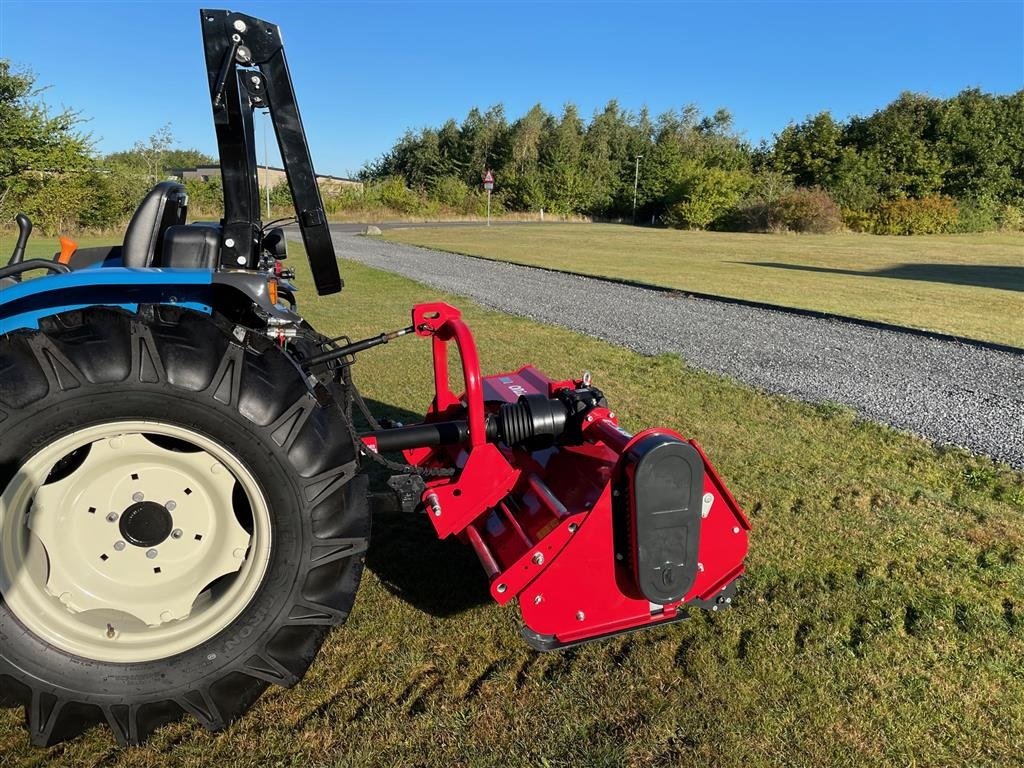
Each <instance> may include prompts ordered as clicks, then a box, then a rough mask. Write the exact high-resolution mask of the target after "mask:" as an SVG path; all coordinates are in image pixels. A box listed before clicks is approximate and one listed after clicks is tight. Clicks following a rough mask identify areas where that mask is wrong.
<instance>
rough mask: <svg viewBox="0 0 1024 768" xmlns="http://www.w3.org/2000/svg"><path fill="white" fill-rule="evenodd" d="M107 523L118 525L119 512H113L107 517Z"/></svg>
mask: <svg viewBox="0 0 1024 768" xmlns="http://www.w3.org/2000/svg"><path fill="white" fill-rule="evenodd" d="M107 522H108V523H116V522H117V512H111V513H110V514H109V515H107Z"/></svg>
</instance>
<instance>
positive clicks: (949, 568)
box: [0, 258, 1024, 768]
mask: <svg viewBox="0 0 1024 768" xmlns="http://www.w3.org/2000/svg"><path fill="white" fill-rule="evenodd" d="M292 263H293V264H295V265H296V266H300V267H301V265H300V263H299V259H298V258H296V259H294V260H293V262H292ZM343 269H344V272H345V277H346V280H347V283H348V285H347V288H346V291H345V292H344V293H343V294H342V295H340V296H338V297H329V298H317V297H315V296H312V295H303V296H302V297H301V298H302V301H303V305H304V310H305V313H306V315H307V316H308V318H309V319H310V320H311V321H312V322H313V324H314V325H316V326H317V327H319V328H320V329H321V330H323V331H324V332H327V333H342V332H345V333H349V334H352V335H353V336H361V335H369V334H373V333H377V332H379V331H380V330H381V329H384V328H396V327H399V326H401V325H403V324H404V322H405V321H406V318H407V311H408V307H409V306H410V305H411V304H412V303H414V302H416V301H420V300H426V299H430V298H436V297H437V294H436V293H435V292H434V291H432V290H431V289H428V288H424V287H422V286H419V285H416V284H414V283H411V282H409V281H407V280H405V279H403V278H400V277H397V276H394V275H390V274H386V273H383V272H379V271H374V270H371V269H368V268H365V267H362V266H359V265H356V264H343ZM300 280H301V284H302V285H304V286H306V287H307V289H308V286H309V285H310V283H311V281H310V279H309V277H308V272H307V271H306V270H305V268H304V267H302V268H301V270H300ZM308 292H309V293H311V291H308ZM458 303H459V304H460V305H461V306H462V307H463V308H464V309H465V310H466V315H467V318H468V320H469V322H470V323H471V324H472V327H473V328H474V329H475V331H476V333H477V338H478V340H479V342H480V345H481V351H482V362H483V365H484V367H485V369H486V370H487V371H498V370H506V369H509V368H512V367H513V366H517V365H519V364H521V363H523V362H527V361H530V362H534V363H536V364H538V365H539V366H540V367H542V368H543V369H547V370H548V371H549V372H550V373H552V374H554V375H556V376H559V377H561V376H568V375H570V374H575V373H578V372H579V371H581V370H583V369H584V368H586V369H589V370H592V371H593V373H594V377H595V382H596V383H597V384H598V385H599V386H600V387H602V388H603V389H604V390H605V391H606V392H607V394H608V396H609V398H610V400H611V402H612V403H613V404H614V407H615V410H616V411H617V412H618V413H619V414H620V415H621V417H622V419H623V421H624V423H625V426H626V427H627V428H632V429H638V428H639V427H641V426H643V425H647V424H651V423H659V424H664V425H666V426H670V427H674V428H677V429H679V430H681V431H683V432H684V433H686V434H689V435H692V436H694V437H696V438H698V439H699V440H700V441H701V442H702V443H703V445H704V446H705V448H706V449H707V450H708V452H709V454H710V455H711V457H712V459H713V460H714V461H715V463H716V465H717V467H718V469H719V470H720V471H721V473H722V474H723V475H724V477H725V479H726V481H727V482H728V483H729V484H730V486H731V488H732V489H733V491H734V493H735V494H736V496H737V498H738V500H739V501H740V503H741V505H743V506H744V508H745V509H746V510H747V511H748V513H749V514H750V516H751V518H752V522H753V524H754V530H753V532H752V534H751V554H750V558H749V560H748V578H746V579H745V580H744V581H743V582H741V586H740V594H739V597H738V600H737V601H736V608H735V609H734V610H732V611H728V612H726V613H723V614H715V615H704V614H697V615H695V616H694V617H693V618H692V620H690V621H686V622H683V623H681V624H677V625H674V626H672V627H668V628H662V629H658V630H653V631H649V632H645V633H641V634H636V635H631V636H628V637H625V638H619V639H613V640H610V641H607V642H603V643H599V644H594V645H590V646H586V647H583V648H580V649H577V650H573V651H569V652H566V653H560V654H559V653H556V654H546V655H538V654H535V653H533V652H532V651H530V650H529V649H528V648H527V647H526V646H525V645H524V644H523V643H522V642H521V641H520V640H519V638H518V635H517V631H516V621H517V618H516V614H515V611H514V610H513V609H507V610H506V609H500V608H498V607H496V606H494V605H492V604H491V603H490V601H489V599H488V596H487V592H486V585H485V583H484V579H483V576H482V571H481V570H480V568H479V566H478V565H477V563H476V562H475V560H474V559H473V556H472V554H471V553H469V552H467V551H465V550H463V549H462V548H461V547H460V546H458V545H455V544H451V543H439V542H436V541H435V540H434V537H433V534H432V529H431V528H430V526H429V523H427V522H426V521H423V520H414V521H409V520H407V519H398V518H396V517H379V518H377V519H375V521H374V529H375V530H374V535H375V538H374V540H373V542H372V545H371V550H370V552H369V555H368V570H367V572H366V575H365V577H364V579H363V585H362V588H361V591H360V595H359V599H358V600H357V602H356V607H355V610H354V611H353V613H352V615H351V617H350V619H349V622H348V624H347V625H346V626H345V627H344V628H343V629H341V630H338V631H336V632H334V633H333V634H332V635H331V637H330V638H329V640H328V643H327V644H326V646H325V648H324V651H323V652H322V653H321V655H320V657H319V658H318V660H317V661H316V662H315V663H314V665H313V667H312V669H311V670H310V673H309V675H308V676H307V678H306V679H305V680H304V681H303V682H302V683H301V684H300V685H299V686H297V687H296V688H294V689H292V690H290V691H283V690H272V691H270V692H268V695H266V696H264V697H263V698H262V699H261V700H260V701H259V702H258V704H257V705H256V707H255V709H254V710H253V711H252V712H251V713H250V714H249V716H248V717H246V718H245V719H243V720H241V721H240V722H238V723H236V724H234V725H233V726H231V727H230V728H229V729H228V730H227V731H226V732H225V733H222V734H217V735H210V734H208V733H206V732H204V731H202V730H201V729H199V728H198V726H195V725H194V724H193V723H180V724H175V725H170V726H167V727H165V728H164V729H162V730H161V731H159V732H158V733H157V735H156V737H155V738H154V739H153V740H152V742H151V743H149V744H147V745H146V746H145V747H140V748H134V749H119V748H117V747H116V746H115V745H114V743H113V741H112V739H111V738H110V736H109V734H108V732H107V731H106V730H96V731H92V732H90V733H89V734H87V735H86V736H84V737H82V738H80V739H78V740H76V741H74V742H71V743H70V744H67V745H63V746H60V747H56V748H53V749H50V750H35V749H31V748H29V747H28V746H27V745H26V738H25V734H24V732H23V730H22V725H21V722H22V715H21V713H20V711H15V710H0V755H3V758H4V759H3V764H4V766H5V768H10V767H11V766H42V765H52V766H71V765H74V766H77V765H97V766H98V765H102V766H140V767H141V766H164V765H186V766H204V765H228V766H231V768H245V767H248V766H253V767H256V766H259V767H260V768H265V767H267V766H278V765H286V766H349V765H364V764H365V765H375V766H415V765H430V766H463V765H465V766H525V765H538V766H619V765H627V766H674V765H702V766H743V768H762V767H765V766H777V765H787V766H833V765H836V766H862V765H915V766H940V765H941V766H950V765H965V764H969V765H976V766H982V765H991V766H1005V765H1009V764H1013V763H1018V762H1019V760H1020V750H1021V746H1022V744H1024V703H1022V702H1024V672H1022V669H1024V662H1022V659H1024V586H1022V585H1024V525H1022V522H1021V519H1022V515H1024V477H1022V476H1021V475H1020V474H1018V473H1014V472H1011V471H1010V470H1008V469H1006V468H1005V467H1001V466H998V465H995V464H993V463H992V462H991V461H989V460H986V459H981V458H975V457H970V456H968V455H966V454H964V453H963V452H961V451H958V450H937V449H935V448H933V447H931V446H929V445H927V444H925V443H924V442H922V441H920V440H917V439H915V438H913V437H909V436H905V435H901V434H897V433H895V432H893V431H891V430H889V429H887V428H884V427H880V426H877V425H874V424H870V423H865V422H863V421H860V420H858V419H857V418H855V417H854V416H853V415H852V414H851V413H850V412H849V411H847V410H846V409H843V408H841V407H837V406H819V407H812V406H808V405H803V404H799V403H794V402H790V401H787V400H784V399H781V398H776V397H769V396H766V395H764V394H760V393H758V392H755V391H752V390H750V389H748V388H746V387H742V386H739V385H737V384H734V383H731V382H729V381H726V380H724V379H722V378H718V377H715V376H711V375H708V374H704V373H700V372H698V371H694V370H692V369H690V368H688V367H687V366H685V365H684V364H683V363H681V362H680V360H679V359H677V358H673V357H669V356H662V357H656V358H645V357H642V356H640V355H637V354H634V353H632V352H630V351H628V350H625V349H623V348H619V347H614V346H611V345H609V344H606V343H603V342H599V341H596V340H593V339H589V338H586V337H583V336H580V335H577V334H574V333H571V332H568V331H565V330H561V329H556V328H550V327H545V326H541V325H538V324H535V323H532V322H529V321H527V320H523V319H519V318H514V317H509V316H506V315H501V314H498V313H494V312H490V311H486V310H483V309H480V308H478V307H475V306H474V305H473V304H472V303H471V302H469V301H459V302H458ZM428 365H429V345H428V344H426V343H424V342H423V341H422V340H415V339H404V340H401V341H398V342H395V343H392V344H389V345H387V346H385V347H382V348H380V349H379V350H376V351H373V352H369V353H366V354H364V355H363V356H361V358H360V360H359V362H358V364H357V366H356V379H357V381H358V382H359V384H360V385H361V387H362V389H363V391H364V393H365V394H366V395H367V396H368V397H369V398H371V399H373V400H376V401H379V402H386V403H389V404H392V405H393V406H394V407H395V408H396V409H399V410H400V411H421V410H422V408H423V407H424V406H425V405H426V403H427V401H428V389H429V386H430V382H429V373H428Z"/></svg>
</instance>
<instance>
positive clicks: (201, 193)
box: [185, 176, 224, 218]
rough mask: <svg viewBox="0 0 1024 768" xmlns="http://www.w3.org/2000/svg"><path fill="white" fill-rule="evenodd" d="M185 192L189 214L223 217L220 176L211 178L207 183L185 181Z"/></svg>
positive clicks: (198, 180) (222, 193) (196, 180)
mask: <svg viewBox="0 0 1024 768" xmlns="http://www.w3.org/2000/svg"><path fill="white" fill-rule="evenodd" d="M185 191H186V192H188V207H189V214H190V215H191V216H195V215H196V214H201V215H202V214H205V215H216V216H217V217H218V218H219V217H220V216H221V215H223V213H222V212H223V210H224V187H223V186H222V185H221V182H220V176H213V177H211V178H210V180H209V181H203V180H202V179H185Z"/></svg>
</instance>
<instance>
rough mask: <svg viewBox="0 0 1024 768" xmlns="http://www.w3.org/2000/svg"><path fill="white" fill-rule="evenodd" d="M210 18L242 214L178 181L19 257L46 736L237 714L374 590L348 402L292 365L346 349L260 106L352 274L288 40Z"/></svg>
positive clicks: (18, 675)
mask: <svg viewBox="0 0 1024 768" xmlns="http://www.w3.org/2000/svg"><path fill="white" fill-rule="evenodd" d="M201 24H202V30H203V41H204V46H205V53H206V62H207V66H208V72H209V84H210V94H211V101H212V105H213V115H214V121H215V123H216V130H217V141H218V145H219V152H220V160H221V166H222V169H223V185H224V203H225V210H224V218H223V220H222V221H221V222H220V223H218V224H213V225H208V224H190V223H186V221H187V205H188V198H187V196H186V194H185V188H184V187H183V186H182V185H181V184H179V183H177V182H174V181H165V182H161V183H159V184H157V185H156V186H155V187H154V188H153V190H152V191H151V192H149V194H148V195H146V197H145V199H144V200H143V201H142V203H141V204H140V205H139V207H138V210H137V211H136V213H135V215H134V216H133V218H132V220H131V222H130V224H129V226H128V228H127V231H126V233H125V236H124V241H123V243H122V244H121V245H118V246H112V247H109V248H106V247H104V248H84V249H79V250H77V251H75V252H74V253H71V254H65V258H61V259H55V260H53V261H50V260H44V259H29V260H26V259H25V258H24V254H25V245H26V241H27V240H28V238H29V236H30V233H31V223H30V222H29V221H28V219H27V218H25V217H24V216H19V217H18V224H19V227H20V230H21V231H20V235H19V238H18V243H17V246H16V247H15V250H14V254H13V256H12V258H11V260H10V263H9V264H8V265H7V266H6V267H3V268H0V490H2V492H3V494H2V497H0V595H2V601H0V700H4V701H7V702H13V703H17V704H22V705H24V706H25V711H26V714H27V724H28V728H29V731H30V735H31V738H32V740H33V742H35V743H37V744H52V743H54V742H57V741H60V740H62V739H65V738H68V737H71V736H74V735H75V734H77V733H79V732H80V731H82V730H83V729H85V728H87V727H90V726H91V725H93V724H95V723H97V722H103V721H105V722H107V723H108V724H109V725H110V727H111V728H112V729H113V731H114V734H115V736H116V737H117V739H118V740H119V741H120V742H122V743H137V742H139V741H142V740H143V739H145V738H146V737H147V736H148V735H149V734H150V733H151V732H152V731H153V730H154V729H155V728H156V727H158V726H159V725H161V724H162V723H166V722H168V721H169V720H172V719H176V718H178V717H180V716H181V715H182V713H190V714H192V715H194V716H195V717H196V718H198V720H199V721H200V722H201V723H202V724H203V725H205V726H207V727H209V728H211V729H219V728H222V727H224V725H225V724H226V723H227V722H229V721H230V720H231V719H232V718H234V717H236V716H238V715H239V714H241V713H242V712H244V711H245V710H246V709H247V708H248V707H250V706H251V705H252V703H253V702H254V701H255V700H256V698H257V697H258V696H259V695H260V693H261V692H262V691H263V689H264V688H265V687H266V686H267V685H268V684H281V685H288V684H291V683H294V682H295V681H297V680H298V679H299V678H300V677H301V675H302V674H303V672H304V671H305V669H306V667H307V666H308V665H309V663H310V662H311V661H312V659H313V657H314V656H315V655H316V652H317V650H318V648H319V647H320V644H321V643H322V642H323V640H324V637H325V636H326V634H327V632H328V630H329V629H330V628H331V627H332V626H334V625H337V624H340V623H342V622H343V621H344V619H345V617H346V615H347V614H348V612H349V610H350V608H351V606H352V602H353V599H354V596H355V592H356V588H357V586H358V584H359V578H360V573H361V570H362V555H363V552H364V551H365V549H366V543H367V537H368V534H369V509H368V502H367V498H368V497H367V488H366V485H367V481H366V478H365V477H364V476H363V475H360V474H359V473H358V462H357V450H356V447H355V445H356V443H355V438H354V436H353V432H352V429H351V419H350V418H348V415H347V408H348V407H349V405H350V398H349V392H348V389H347V387H346V384H345V382H344V381H343V379H342V377H341V376H340V375H335V374H332V375H321V376H320V377H319V378H317V377H315V376H314V375H313V374H312V373H311V372H310V370H309V369H308V368H304V367H302V366H301V365H300V364H299V363H298V361H299V360H303V359H309V358H312V357H313V356H315V355H324V352H325V350H333V349H336V348H337V345H336V344H333V343H331V342H330V341H329V340H328V339H325V338H324V337H323V336H320V335H319V334H317V333H316V332H315V331H314V330H313V329H312V328H310V327H309V326H308V325H307V324H306V323H305V322H303V320H302V318H301V317H300V316H299V315H297V314H296V313H295V311H294V309H295V308H294V300H293V296H292V290H293V289H292V286H291V283H290V282H289V279H290V277H291V276H290V274H289V272H288V271H287V270H284V269H282V267H281V261H282V260H283V259H284V257H285V256H286V242H285V236H284V231H283V229H281V228H280V227H277V226H274V225H263V224H262V223H261V221H260V198H259V188H258V185H257V164H256V157H255V146H256V142H255V141H254V138H253V111H254V110H255V109H261V108H265V109H268V110H269V111H270V114H271V116H272V120H273V125H274V129H275V132H276V134H277V139H278V142H279V144H280V148H281V155H282V159H283V162H284V166H285V168H286V170H287V174H288V180H289V183H290V186H291V189H292V192H293V196H294V202H295V210H296V211H297V224H298V229H299V231H300V232H301V235H302V238H303V240H304V242H305V246H306V251H307V253H308V254H309V258H310V262H311V265H312V268H313V274H314V278H315V281H316V287H317V289H318V291H319V292H320V293H322V294H328V293H334V292H336V291H338V290H340V289H341V286H342V283H341V280H340V278H339V274H338V267H337V262H336V259H335V256H334V251H333V246H332V243H331V239H330V232H329V229H328V226H327V220H326V217H325V214H324V210H323V204H322V202H321V198H320V193H319V190H318V188H317V185H316V183H315V176H314V172H313V166H312V163H311V161H310V157H309V151H308V148H307V145H306V140H305V136H304V134H303V129H302V123H301V121H300V118H299V113H298V109H297V106H296V102H295V95H294V91H293V88H292V83H291V79H290V76H289V72H288V67H287V63H286V60H285V56H284V51H283V49H282V45H281V36H280V33H279V31H278V28H277V27H276V26H274V25H272V24H268V23H266V22H263V21H261V20H259V19H255V18H252V17H250V16H245V15H242V14H237V13H230V12H228V11H222V10H203V11H201ZM40 269H42V270H46V271H47V274H46V275H45V276H43V277H37V278H35V279H24V280H23V279H22V278H23V277H24V276H26V273H28V272H29V271H32V270H40ZM338 359H340V358H338ZM328 363H329V361H327V362H325V364H324V365H323V366H322V370H324V371H328V367H327V364H328ZM333 370H336V368H335V369H331V371H333ZM328 373H330V371H328ZM252 639H256V640H257V642H255V643H254V642H252Z"/></svg>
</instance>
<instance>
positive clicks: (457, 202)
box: [430, 176, 469, 210]
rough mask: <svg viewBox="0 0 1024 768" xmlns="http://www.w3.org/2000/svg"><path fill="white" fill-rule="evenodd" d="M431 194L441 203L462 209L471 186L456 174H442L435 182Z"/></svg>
mask: <svg viewBox="0 0 1024 768" xmlns="http://www.w3.org/2000/svg"><path fill="white" fill-rule="evenodd" d="M430 196H431V198H433V199H434V200H436V201H437V202H438V203H440V204H441V205H444V206H447V207H449V208H456V209H459V210H461V209H462V208H463V207H464V206H465V205H466V198H467V197H469V187H468V186H466V183H465V182H464V181H463V180H462V179H459V178H456V177H455V176H442V177H441V178H439V179H438V180H437V181H435V182H434V186H433V188H432V189H431V190H430Z"/></svg>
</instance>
